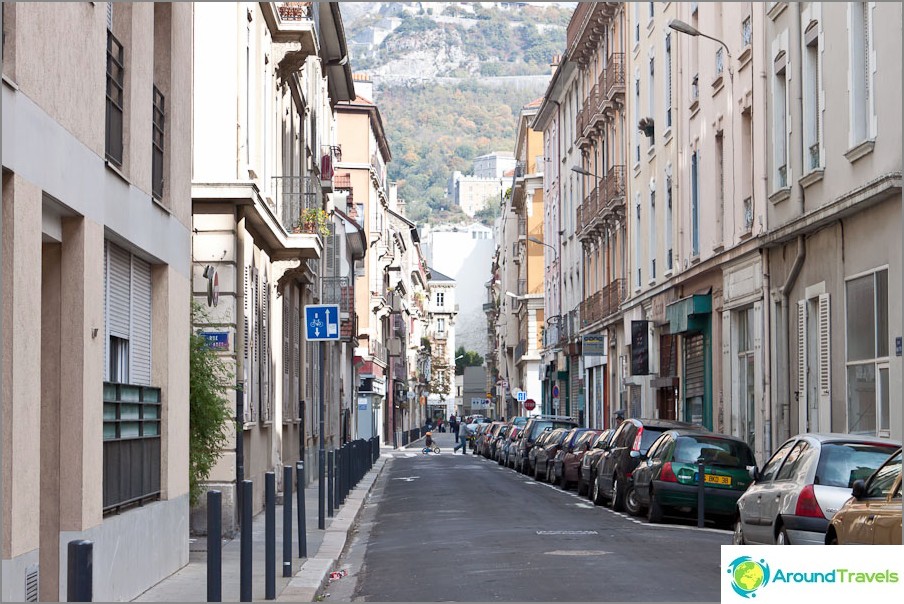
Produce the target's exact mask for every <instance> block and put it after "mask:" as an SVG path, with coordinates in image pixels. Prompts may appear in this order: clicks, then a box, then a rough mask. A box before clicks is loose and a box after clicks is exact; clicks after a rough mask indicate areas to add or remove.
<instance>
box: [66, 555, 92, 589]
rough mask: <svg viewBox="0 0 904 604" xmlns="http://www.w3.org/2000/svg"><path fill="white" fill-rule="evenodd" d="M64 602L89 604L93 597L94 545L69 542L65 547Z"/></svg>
mask: <svg viewBox="0 0 904 604" xmlns="http://www.w3.org/2000/svg"><path fill="white" fill-rule="evenodd" d="M67 556H68V559H67V571H68V575H67V583H66V600H67V601H69V602H91V601H92V599H93V597H94V543H92V542H91V541H86V540H84V539H77V540H75V541H70V542H69V545H68V547H67Z"/></svg>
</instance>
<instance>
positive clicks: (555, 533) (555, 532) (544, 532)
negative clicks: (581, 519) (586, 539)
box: [537, 531, 599, 535]
mask: <svg viewBox="0 0 904 604" xmlns="http://www.w3.org/2000/svg"><path fill="white" fill-rule="evenodd" d="M537 534H538V535H599V533H597V532H596V531H537Z"/></svg>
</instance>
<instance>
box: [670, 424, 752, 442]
mask: <svg viewBox="0 0 904 604" xmlns="http://www.w3.org/2000/svg"><path fill="white" fill-rule="evenodd" d="M665 433H668V434H674V435H675V436H702V437H705V438H721V439H723V440H733V441H735V442H739V443H743V444H745V445H748V446H749V443H748V442H747V441H746V440H744V439H743V438H741V437H740V436H734V435H732V434H722V433H721V432H709V431H707V430H699V429H696V430H695V429H688V428H678V429H674V430H667V431H666V432H665Z"/></svg>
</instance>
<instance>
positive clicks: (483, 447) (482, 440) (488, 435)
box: [476, 422, 505, 459]
mask: <svg viewBox="0 0 904 604" xmlns="http://www.w3.org/2000/svg"><path fill="white" fill-rule="evenodd" d="M504 425H505V422H492V423H491V424H488V425H487V426H486V427H485V428H484V429H483V430H482V431H481V432H480V435H479V436H478V438H477V444H476V447H477V454H478V455H483V456H484V457H486V458H487V459H489V457H490V444H491V443H492V441H493V439H494V438H496V433H497V432H498V431H499V429H500V428H501V427H502V426H504Z"/></svg>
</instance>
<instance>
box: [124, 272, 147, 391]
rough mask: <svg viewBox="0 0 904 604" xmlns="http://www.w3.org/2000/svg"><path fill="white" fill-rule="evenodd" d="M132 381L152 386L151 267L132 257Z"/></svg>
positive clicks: (130, 347)
mask: <svg viewBox="0 0 904 604" xmlns="http://www.w3.org/2000/svg"><path fill="white" fill-rule="evenodd" d="M129 344H130V346H129V349H130V351H131V353H132V363H131V380H132V383H133V384H139V385H141V386H150V385H151V265H150V264H148V263H147V262H145V261H144V260H142V259H141V258H137V257H135V256H132V338H131V340H130V342H129Z"/></svg>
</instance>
